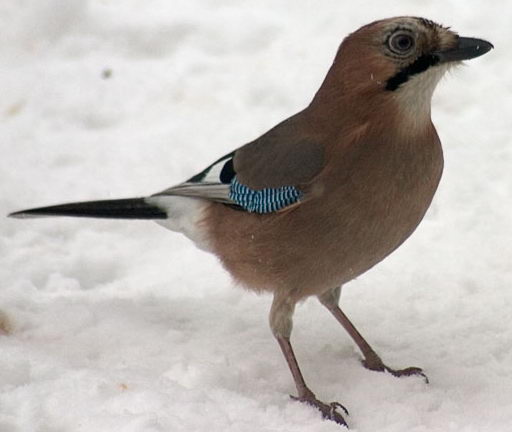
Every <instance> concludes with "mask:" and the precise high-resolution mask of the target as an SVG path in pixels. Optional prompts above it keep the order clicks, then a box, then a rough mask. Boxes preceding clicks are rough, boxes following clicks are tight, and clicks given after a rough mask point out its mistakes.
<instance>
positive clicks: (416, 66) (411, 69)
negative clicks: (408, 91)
mask: <svg viewBox="0 0 512 432" xmlns="http://www.w3.org/2000/svg"><path fill="white" fill-rule="evenodd" d="M438 63H439V57H438V56H436V55H432V54H427V55H422V56H420V57H418V58H417V59H416V60H415V61H414V62H413V63H411V64H410V65H409V66H407V67H404V68H403V69H402V70H401V71H400V72H398V73H397V74H395V75H394V76H392V77H391V78H390V79H388V81H387V83H386V90H390V91H394V90H396V89H397V88H398V87H400V86H401V85H402V84H403V83H404V82H407V81H408V80H409V78H410V77H411V76H413V75H417V74H419V73H421V72H425V71H426V70H427V69H428V68H430V67H432V66H435V65H436V64H438Z"/></svg>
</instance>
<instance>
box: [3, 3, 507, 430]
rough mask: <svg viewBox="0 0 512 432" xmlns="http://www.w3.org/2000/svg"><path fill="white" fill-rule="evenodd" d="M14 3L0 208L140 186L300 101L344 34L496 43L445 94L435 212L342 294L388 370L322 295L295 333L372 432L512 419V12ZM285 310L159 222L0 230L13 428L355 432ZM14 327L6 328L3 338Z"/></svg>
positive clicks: (227, 146)
mask: <svg viewBox="0 0 512 432" xmlns="http://www.w3.org/2000/svg"><path fill="white" fill-rule="evenodd" d="M390 3H391V2H381V1H358V2H350V4H349V2H342V1H339V0H338V1H335V0H316V1H307V0H301V1H298V0H295V1H286V0H246V1H234V0H215V1H214V0H172V1H171V0H149V1H145V2H140V1H137V0H16V1H12V0H11V1H7V0H4V1H3V2H1V3H0V27H1V38H0V39H1V43H0V83H1V84H0V88H1V95H2V96H1V98H0V155H1V159H0V188H1V193H0V214H2V215H3V214H6V213H8V212H10V211H14V210H18V209H20V208H26V207H30V206H38V205H45V204H54V203H59V202H64V201H70V200H86V199H100V198H113V197H129V196H139V195H144V194H148V193H152V192H155V191H158V190H161V189H163V188H165V187H167V186H169V185H172V184H174V183H176V182H179V181H181V180H182V179H184V178H185V177H187V176H190V175H192V174H194V173H196V172H197V171H198V170H200V169H201V168H202V167H203V166H204V165H206V164H207V163H209V162H211V161H213V160H214V159H216V158H217V157H219V156H220V155H223V154H225V153H227V152H228V151H230V150H232V149H233V148H234V147H236V146H238V145H240V144H242V143H244V142H247V141H249V140H251V139H253V138H254V137H256V136H257V135H259V134H260V133H262V132H264V131H265V130H267V129H268V128H270V127H271V126H273V125H274V124H275V123H276V122H277V121H279V120H281V119H283V118H284V117H285V116H288V115H290V114H292V113H294V112H296V111H297V110H299V109H301V108H302V107H303V106H304V105H305V104H306V103H307V102H308V101H309V99H310V98H311V96H312V94H313V92H314V91H315V90H316V88H317V86H318V85H319V83H320V81H321V80H322V78H323V76H324V74H325V72H326V70H327V68H328V66H329V64H330V62H331V60H332V58H333V55H334V53H335V51H336V48H337V45H338V44H339V42H340V40H341V38H342V37H343V36H344V35H346V34H347V33H348V32H350V31H352V30H354V29H356V28H357V27H359V26H360V25H362V24H365V23H367V22H369V21H372V20H374V19H378V18H383V17H387V16H393V15H403V14H414V15H422V16H426V17H429V18H431V19H434V20H437V21H440V22H442V23H444V24H447V25H451V26H452V27H453V28H454V29H456V30H458V31H459V32H460V33H461V34H463V35H467V36H476V37H484V38H487V39H489V40H490V41H492V42H493V43H494V44H495V45H496V49H495V50H494V51H493V52H492V53H490V54H489V55H487V56H485V57H482V58H480V59H477V60H474V61H471V62H468V65H467V67H464V68H460V69H458V70H457V71H455V72H454V73H452V74H451V76H449V77H447V78H446V79H445V80H444V81H443V83H442V84H441V85H440V87H439V88H438V91H437V93H436V96H435V100H434V120H435V122H436V125H437V127H438V131H439V134H440V136H441V138H442V140H443V142H444V148H445V157H446V170H445V175H444V178H443V181H442V184H441V187H440V189H439V192H438V194H437V196H436V199H435V202H434V204H433V206H432V208H431V211H430V212H429V214H428V216H427V218H426V219H425V221H424V222H423V223H422V225H421V226H420V228H419V229H418V231H417V232H416V233H415V234H414V236H413V237H412V238H411V239H410V240H409V241H408V242H407V243H406V244H405V245H404V246H403V247H402V248H401V249H399V250H398V251H397V252H396V253H395V254H394V255H393V256H392V257H390V258H389V259H387V260H386V261H385V262H383V263H382V264H381V265H379V266H377V267H376V268H375V269H374V270H372V271H371V272H369V273H368V274H366V275H364V276H363V277H361V278H359V279H358V280H356V281H354V282H352V283H351V284H349V285H347V287H346V288H345V290H344V292H343V297H342V303H343V306H344V308H345V311H346V312H347V314H348V315H349V316H351V317H352V318H353V320H354V322H355V323H356V324H357V325H358V326H359V328H360V330H361V331H362V333H363V334H365V335H367V337H368V339H369V340H370V341H372V342H373V344H374V346H375V348H376V349H377V350H378V351H379V352H380V353H381V354H382V356H383V357H384V358H385V359H386V360H387V361H388V363H390V364H391V365H396V366H410V365H414V366H416V365H417V366H422V367H423V368H424V369H425V370H426V372H427V373H428V375H429V377H430V381H431V382H430V385H426V384H424V383H423V381H422V380H421V379H417V378H407V379H395V378H393V377H391V376H389V375H384V374H377V373H373V372H369V371H367V370H365V369H363V368H362V367H360V365H359V363H358V358H359V357H358V354H357V352H356V350H355V348H354V347H353V345H352V343H351V342H350V341H349V339H348V337H347V336H346V335H345V334H344V332H343V331H342V330H341V328H338V326H337V324H336V323H335V322H334V320H333V319H332V318H331V317H330V316H328V315H327V314H326V313H325V312H324V310H322V309H321V307H320V306H319V305H318V304H317V303H316V302H315V301H313V300H311V301H308V302H306V303H305V304H303V305H302V306H301V307H299V309H298V311H297V314H296V319H295V331H294V335H293V341H294V343H295V346H296V350H297V354H298V357H299V360H300V362H301V365H302V367H303V371H304V373H305V376H306V379H307V381H308V383H309V384H310V386H311V388H312V389H313V390H314V391H315V392H316V393H317V395H318V396H319V397H321V398H322V399H324V400H326V401H330V400H338V401H340V402H342V403H343V404H344V405H346V406H347V407H348V408H349V409H350V412H351V416H350V417H349V418H348V421H349V423H350V425H351V428H352V430H354V431H360V432H370V431H371V432H373V431H376V430H378V431H380V432H405V431H407V432H412V431H414V432H423V431H443V432H444V431H457V432H461V431H463V432H469V431H479V432H481V431H484V432H487V431H500V432H501V431H509V430H510V427H511V424H512V326H511V323H512V289H511V288H512V268H511V263H512V244H511V239H512V218H511V213H512V173H511V167H512V142H511V141H512V140H511V136H512V125H511V123H510V113H511V112H512V84H511V81H510V77H511V76H512V67H511V66H512V64H511V60H510V59H511V56H510V52H511V49H512V31H511V29H510V16H511V15H512V3H511V2H510V1H506V0H501V1H493V2H484V1H468V0H451V1H449V0H443V1H442V0H438V1H436V0H431V1H422V2H419V1H406V0H401V1H395V2H392V4H390ZM269 304H270V298H269V297H266V296H263V297H258V296H256V295H253V294H249V293H246V292H244V291H243V290H240V289H239V288H237V287H235V286H233V283H232V282H231V281H230V279H229V277H228V275H227V274H226V273H225V272H224V271H223V270H222V269H221V267H220V266H219V265H218V263H217V262H216V260H215V259H214V258H213V257H211V256H209V255H206V254H204V253H202V252H200V251H198V250H196V249H194V248H193V247H192V245H191V244H190V243H189V242H188V241H187V240H186V239H185V238H183V237H181V236H179V235H175V234H173V233H170V232H166V231H164V230H162V228H160V227H158V226H157V225H156V224H152V223H150V222H123V221H121V222H108V221H95V220H72V219H45V220H30V221H28V220H27V221H19V220H10V219H1V221H0V309H1V312H0V323H2V322H3V323H4V327H8V330H9V332H8V334H4V335H3V336H0V431H1V432H19V431H23V432H25V431H27V432H28V431H35V432H68V431H69V432H74V431H87V432H89V431H94V432H103V431H105V432H106V431H126V432H132V431H133V432H138V431H144V432H146V431H151V432H153V431H154V432H160V431H162V432H164V431H165V432H168V431H172V432H174V431H206V430H208V431H209V432H213V431H223V432H226V431H236V432H244V431H272V432H276V431H297V432H299V431H308V432H311V431H313V432H319V431H322V432H324V431H325V432H326V431H337V430H340V429H339V426H337V425H336V424H334V423H331V422H323V421H321V420H320V418H319V415H318V414H317V412H315V411H314V410H312V409H309V408H307V407H305V406H302V405H300V404H297V403H294V402H293V401H291V400H290V399H289V398H288V394H289V393H293V392H294V386H293V382H292V379H291V377H290V375H289V372H288V370H287V367H286V365H285V362H284V360H283V358H282V356H281V353H280V352H279V349H278V347H277V344H276V343H275V341H274V340H273V338H272V336H271V334H270V331H269V330H268V327H267V311H268V308H269ZM0 326H1V325H0Z"/></svg>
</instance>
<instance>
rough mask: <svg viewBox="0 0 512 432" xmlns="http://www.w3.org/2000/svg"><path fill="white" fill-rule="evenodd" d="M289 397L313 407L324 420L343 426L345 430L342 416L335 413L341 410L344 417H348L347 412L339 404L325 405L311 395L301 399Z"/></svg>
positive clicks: (345, 423) (345, 424)
mask: <svg viewBox="0 0 512 432" xmlns="http://www.w3.org/2000/svg"><path fill="white" fill-rule="evenodd" d="M290 397H291V398H292V399H293V400H296V401H299V402H303V403H307V404H308V405H311V406H312V407H315V408H316V409H318V410H319V411H320V412H321V413H322V417H323V418H324V419H327V420H331V421H333V422H335V423H337V424H339V425H341V426H345V427H346V428H348V425H347V422H346V421H345V419H344V418H343V416H342V415H341V414H340V413H339V412H338V411H337V409H338V408H341V409H342V410H343V411H344V412H345V414H346V415H349V413H348V410H347V409H346V408H345V407H344V406H343V405H342V404H340V403H339V402H331V403H330V404H325V403H323V402H321V401H319V400H318V399H317V398H316V397H315V396H314V395H313V394H312V395H308V396H303V397H297V396H292V395H290Z"/></svg>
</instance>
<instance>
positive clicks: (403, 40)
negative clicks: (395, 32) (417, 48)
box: [395, 35, 412, 51]
mask: <svg viewBox="0 0 512 432" xmlns="http://www.w3.org/2000/svg"><path fill="white" fill-rule="evenodd" d="M411 46H412V39H411V37H410V36H408V35H400V36H397V37H396V38H395V47H396V48H397V49H399V50H400V51H407V50H408V49H409V48H410V47H411Z"/></svg>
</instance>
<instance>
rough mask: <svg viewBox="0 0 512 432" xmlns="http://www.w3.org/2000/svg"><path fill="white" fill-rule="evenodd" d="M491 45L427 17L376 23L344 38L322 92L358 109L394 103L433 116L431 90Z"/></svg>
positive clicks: (413, 113) (411, 112)
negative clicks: (462, 62) (456, 67)
mask: <svg viewBox="0 0 512 432" xmlns="http://www.w3.org/2000/svg"><path fill="white" fill-rule="evenodd" d="M491 48H493V46H492V44H490V43H489V42H487V41H484V40H481V39H474V38H466V37H461V36H459V35H458V34H457V33H455V32H454V31H452V30H451V29H450V28H448V27H444V26H441V25H439V24H436V23H434V22H433V21H430V20H427V19H424V18H418V17H396V18H389V19H385V20H381V21H375V22H373V23H371V24H368V25H366V26H364V27H361V28H360V29H359V30H357V31H355V32H354V33H352V34H350V35H349V36H347V37H346V38H345V40H344V41H343V42H342V44H341V46H340V48H339V50H338V53H337V55H336V58H335V60H334V63H333V66H332V68H331V70H330V71H329V74H328V76H327V77H326V80H325V82H324V85H323V86H322V87H323V89H321V90H320V91H319V96H324V97H325V98H326V99H327V100H328V99H331V101H332V100H334V99H339V98H340V97H342V98H343V99H344V103H346V102H347V101H350V102H349V103H350V105H352V106H353V108H354V109H356V110H357V106H358V105H361V104H364V105H365V107H364V110H366V112H368V105H375V106H376V107H377V106H379V105H380V104H379V102H382V103H384V104H389V103H394V104H395V106H397V108H398V109H400V110H402V111H403V112H404V113H406V114H407V115H408V116H413V117H415V118H417V117H418V116H420V117H425V118H427V117H428V119H430V101H431V98H432V93H433V91H434V89H435V87H436V85H437V83H438V82H439V80H440V79H441V77H442V76H443V75H444V73H445V72H446V71H447V70H448V69H449V68H450V67H452V66H454V65H457V64H459V63H460V62H461V61H463V60H468V59H471V58H474V57H478V56H481V55H483V54H485V53H487V52H488V51H489V50H490V49H491ZM322 91H324V93H323V94H322ZM354 105H355V106H354Z"/></svg>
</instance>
